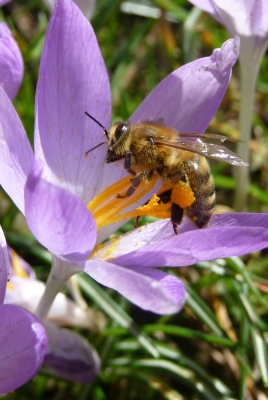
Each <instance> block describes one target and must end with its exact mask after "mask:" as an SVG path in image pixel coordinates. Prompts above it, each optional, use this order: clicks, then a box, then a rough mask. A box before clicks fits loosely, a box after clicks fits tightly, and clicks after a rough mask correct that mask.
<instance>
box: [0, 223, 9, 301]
mask: <svg viewBox="0 0 268 400" xmlns="http://www.w3.org/2000/svg"><path fill="white" fill-rule="evenodd" d="M8 270H9V259H8V252H7V244H6V239H5V236H4V233H3V231H2V228H1V227H0V305H1V304H3V302H4V298H5V293H6V285H7V277H8Z"/></svg>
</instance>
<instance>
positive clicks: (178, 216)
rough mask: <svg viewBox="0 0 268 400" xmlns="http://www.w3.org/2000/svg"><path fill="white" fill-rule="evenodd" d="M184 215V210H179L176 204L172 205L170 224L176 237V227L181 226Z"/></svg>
mask: <svg viewBox="0 0 268 400" xmlns="http://www.w3.org/2000/svg"><path fill="white" fill-rule="evenodd" d="M183 214H184V209H183V208H181V207H180V206H179V205H178V204H176V203H172V205H171V222H172V225H173V230H174V233H175V235H178V229H177V227H178V225H180V224H181V221H182V218H183Z"/></svg>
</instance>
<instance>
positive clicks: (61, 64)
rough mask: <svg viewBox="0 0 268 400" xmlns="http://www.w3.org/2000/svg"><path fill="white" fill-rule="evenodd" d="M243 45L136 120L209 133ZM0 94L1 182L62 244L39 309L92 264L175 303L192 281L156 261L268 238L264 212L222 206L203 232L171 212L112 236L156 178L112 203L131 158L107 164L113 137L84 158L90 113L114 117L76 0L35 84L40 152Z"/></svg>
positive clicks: (223, 253)
mask: <svg viewBox="0 0 268 400" xmlns="http://www.w3.org/2000/svg"><path fill="white" fill-rule="evenodd" d="M238 51H239V39H238V38H235V39H231V40H229V41H227V42H226V43H224V44H223V46H222V48H221V49H216V50H215V51H214V52H213V54H212V56H211V57H207V58H203V59H199V60H196V61H195V62H193V63H190V64H188V65H185V66H183V67H182V68H180V69H178V70H176V71H174V72H173V73H172V74H171V75H169V76H168V77H167V78H166V79H164V80H163V81H162V82H161V83H160V84H159V85H158V86H157V87H156V88H155V90H154V91H153V92H152V93H151V94H149V96H148V97H147V98H146V99H145V100H144V102H143V103H142V104H141V105H140V107H139V108H138V109H137V110H136V112H135V113H134V114H133V115H132V116H131V120H132V121H133V122H136V121H138V120H144V119H146V120H148V119H150V118H153V119H158V118H160V117H161V118H164V119H165V121H168V124H169V125H170V126H171V127H174V128H175V129H177V130H181V131H183V132H187V131H195V132H196V131H199V132H203V131H205V129H206V128H207V126H208V124H209V122H210V120H211V118H212V117H213V115H214V114H215V112H216V110H217V108H218V106H219V104H220V102H221V99H222V97H223V95H224V93H225V90H226V87H227V85H228V82H229V79H230V74H231V68H232V66H233V64H234V63H235V61H236V59H237V56H238ZM0 104H1V107H0V124H1V126H2V129H1V130H0V134H1V142H0V143H1V144H0V163H1V167H2V171H3V172H2V174H1V177H0V183H1V184H2V186H3V188H4V189H5V190H6V192H7V193H8V194H9V195H10V197H11V198H12V199H13V201H14V202H15V203H16V204H17V206H18V208H19V209H20V210H21V211H22V212H23V213H25V215H26V218H27V222H28V224H29V226H30V228H31V230H32V232H33V234H34V235H35V236H36V238H37V239H38V240H39V241H40V242H41V243H42V244H43V245H44V246H46V247H47V248H48V249H49V250H50V251H51V253H52V254H53V262H52V270H51V273H50V276H49V278H48V282H47V284H46V291H45V293H44V296H43V298H42V300H41V303H40V304H39V307H38V309H37V312H36V313H37V315H38V316H39V318H41V319H42V318H44V317H45V316H46V314H47V312H48V309H49V307H50V305H51V302H52V300H53V299H54V297H55V295H56V294H57V292H58V291H59V290H60V288H61V286H62V284H63V282H64V281H65V280H66V279H67V278H68V277H70V276H71V275H72V274H74V273H76V272H79V271H81V270H83V271H84V272H86V273H88V274H89V275H90V276H92V277H93V278H94V279H96V280H97V281H98V282H100V283H101V284H104V285H106V286H108V287H111V288H113V289H115V290H118V291H119V292H120V293H121V294H123V295H124V296H126V297H127V298H128V299H129V300H130V301H132V302H133V303H135V304H137V305H138V306H140V307H142V308H143V309H146V310H151V311H153V312H156V313H159V314H168V313H174V312H177V311H178V310H179V309H180V308H181V307H182V306H183V304H184V301H185V288H184V285H183V284H182V282H181V281H180V280H179V279H178V278H176V277H174V276H172V275H168V274H167V273H165V272H163V271H159V270H157V269H156V268H155V267H159V266H161V267H163V266H178V265H189V264H192V263H194V262H196V261H199V260H209V259H212V258H215V257H228V256H231V255H239V254H244V253H248V252H250V251H254V250H257V249H260V248H263V247H267V245H268V230H267V222H268V215H265V214H264V215H263V214H222V215H215V216H214V217H213V218H212V221H211V223H210V225H209V227H208V228H206V229H202V230H198V229H197V228H195V227H194V226H193V225H192V224H191V223H190V222H189V221H187V220H184V222H183V223H182V225H181V226H180V228H179V235H177V236H176V235H174V232H173V229H172V225H171V224H170V219H165V220H162V221H158V222H155V223H153V224H151V225H148V226H146V227H142V228H140V229H137V230H134V231H132V232H131V233H129V234H126V235H123V236H122V237H119V238H117V239H115V238H112V239H111V240H110V241H107V242H105V244H103V245H102V244H101V243H102V242H103V241H104V239H107V238H108V236H109V235H110V234H111V233H112V232H113V231H114V230H115V229H117V227H118V226H120V224H121V225H122V223H123V221H119V222H116V223H115V221H117V218H118V214H119V213H120V214H123V213H124V212H125V211H129V210H133V209H135V208H137V206H139V205H142V204H144V202H145V201H146V200H148V199H149V198H150V197H151V195H152V193H154V191H155V188H151V190H150V191H149V192H146V191H145V193H143V194H142V196H140V197H139V199H138V200H137V198H136V197H135V196H134V195H133V196H130V197H129V198H128V199H127V200H126V202H124V201H123V200H122V201H120V199H116V200H117V203H116V206H115V207H114V208H112V207H111V204H113V205H114V199H115V197H116V196H115V195H116V191H117V190H118V191H121V190H122V188H126V187H127V186H129V179H130V178H129V176H128V173H127V172H126V171H125V170H124V168H123V163H122V162H121V161H118V162H115V163H113V164H110V165H109V166H107V165H105V164H104V159H105V151H106V150H105V148H104V147H105V146H101V147H99V148H98V149H96V150H95V151H94V152H91V153H90V154H89V156H88V157H85V153H86V151H87V150H88V149H90V148H92V147H94V146H95V145H97V144H99V143H100V141H101V139H102V137H103V132H102V130H101V129H100V127H99V126H97V125H96V124H95V123H94V121H92V120H91V119H89V118H87V117H86V116H85V115H84V111H85V110H87V111H89V112H90V114H92V115H93V116H94V117H95V118H96V119H97V120H99V121H101V123H102V124H103V125H104V126H107V127H109V124H110V112H111V110H110V87H109V81H108V76H107V72H106V69H105V66H104V62H103V59H102V57H101V54H100V51H99V48H98V45H97V41H96V38H95V35H94V32H93V30H92V28H91V26H90V24H89V23H88V21H87V20H86V19H85V18H84V16H83V14H82V13H81V12H80V10H79V9H78V8H77V7H76V6H75V5H74V3H73V2H72V1H71V0H65V1H62V0H59V1H58V2H57V4H56V6H55V9H54V13H53V15H52V18H51V21H50V24H49V27H48V31H47V34H46V38H45V43H44V50H43V55H42V60H41V66H40V75H39V80H38V86H37V92H36V124H35V155H33V152H32V150H31V148H30V145H29V142H28V140H27V137H26V134H25V132H24V129H23V127H22V125H21V123H20V121H19V118H18V116H17V114H16V112H15V110H14V108H13V106H12V104H11V103H10V101H9V99H8V98H7V96H5V94H4V93H3V92H1V91H0ZM35 159H36V161H35ZM123 178H124V179H123ZM140 186H145V185H140ZM107 187H108V188H107ZM139 190H142V189H140V187H139V188H138V189H137V191H139ZM117 193H118V192H117ZM107 198H108V201H107V203H105V201H104V200H107ZM93 199H94V200H93ZM89 203H90V205H89V208H90V210H91V212H90V211H89V210H88V209H87V207H86V205H87V204H89ZM99 207H101V212H99ZM120 218H123V219H124V217H122V216H121V217H120Z"/></svg>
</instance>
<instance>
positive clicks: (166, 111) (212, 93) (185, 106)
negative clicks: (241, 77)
mask: <svg viewBox="0 0 268 400" xmlns="http://www.w3.org/2000/svg"><path fill="white" fill-rule="evenodd" d="M238 53H239V38H238V37H235V38H234V39H230V40H227V41H226V42H225V43H224V44H223V45H222V47H221V49H215V50H214V51H213V53H212V56H211V57H206V58H201V59H198V60H196V61H193V62H191V63H189V64H186V65H184V66H183V67H181V68H179V69H177V70H176V71H174V72H173V73H172V74H170V75H168V76H167V77H166V78H165V79H164V80H163V81H162V82H160V83H159V85H158V86H156V88H155V89H154V90H153V91H152V92H151V93H150V94H149V95H148V96H147V97H146V99H145V100H144V101H143V102H142V103H141V105H140V106H139V107H138V109H137V110H136V111H135V112H134V114H133V115H132V117H131V120H132V121H134V122H136V121H139V120H140V121H144V120H149V119H151V118H152V119H154V120H157V119H159V118H163V120H164V124H166V125H168V126H171V127H173V128H175V129H177V130H178V131H179V132H204V131H205V130H206V129H207V127H208V124H209V123H210V121H211V119H212V117H213V116H214V114H215V112H216V111H217V109H218V107H219V105H220V103H221V101H222V98H223V96H224V93H225V91H226V89H227V85H228V83H229V80H230V76H231V71H232V66H233V65H234V64H235V62H236V60H237V58H238Z"/></svg>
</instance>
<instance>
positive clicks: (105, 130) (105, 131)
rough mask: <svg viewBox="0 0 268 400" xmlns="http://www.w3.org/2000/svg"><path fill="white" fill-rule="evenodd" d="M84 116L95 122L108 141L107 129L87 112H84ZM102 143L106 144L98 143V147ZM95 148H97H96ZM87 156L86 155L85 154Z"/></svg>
mask: <svg viewBox="0 0 268 400" xmlns="http://www.w3.org/2000/svg"><path fill="white" fill-rule="evenodd" d="M85 114H86V115H87V116H88V117H89V118H91V119H92V120H93V121H94V122H96V124H98V125H99V126H100V127H101V128H102V129H103V130H104V133H105V136H106V137H107V139H109V133H108V131H107V129H106V128H105V127H104V126H103V125H102V124H101V123H100V122H99V121H97V120H96V119H95V118H94V117H92V115H90V114H89V113H88V112H86V111H85ZM103 143H106V142H102V143H100V144H99V145H98V146H100V145H101V144H103ZM98 146H97V147H98ZM95 148H96V147H94V149H95ZM91 150H93V149H91ZM91 150H89V151H91ZM86 154H87V153H86Z"/></svg>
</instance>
